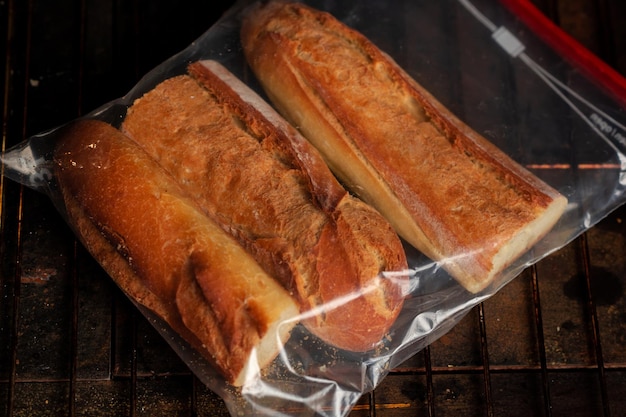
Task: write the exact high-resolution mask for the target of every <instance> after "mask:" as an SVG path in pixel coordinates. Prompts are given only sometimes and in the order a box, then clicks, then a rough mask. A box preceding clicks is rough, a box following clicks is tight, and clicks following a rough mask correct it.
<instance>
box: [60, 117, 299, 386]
mask: <svg viewBox="0 0 626 417" xmlns="http://www.w3.org/2000/svg"><path fill="white" fill-rule="evenodd" d="M55 161H56V166H57V169H56V173H57V178H58V183H59V187H60V190H61V192H62V195H63V198H64V202H65V205H66V208H67V215H68V220H69V222H70V224H71V225H73V227H74V228H75V230H76V231H77V234H78V235H79V237H80V239H81V240H82V241H83V242H84V244H85V246H86V248H87V249H88V250H89V251H90V252H91V253H92V255H93V256H94V257H95V259H96V260H98V261H99V262H100V263H101V265H102V266H103V268H104V269H105V270H106V271H107V272H108V273H109V274H110V275H111V277H112V278H113V279H114V281H115V282H116V283H117V284H118V285H119V286H120V288H121V289H122V290H123V291H125V292H126V293H127V294H128V295H129V296H130V297H131V298H132V299H133V300H135V301H136V302H138V303H139V304H141V305H143V306H145V307H147V308H149V309H150V310H152V311H153V312H154V313H156V314H157V315H158V316H159V317H161V318H162V319H163V320H165V321H166V322H167V323H168V324H169V325H170V326H171V328H172V329H173V330H174V331H176V332H177V333H178V334H180V336H181V337H183V338H184V339H186V340H187V341H188V342H189V343H190V344H191V345H192V346H194V347H195V349H196V350H198V351H199V352H200V353H201V354H203V355H204V356H205V357H206V358H207V359H208V360H209V361H210V362H211V363H213V365H214V366H215V367H216V368H217V370H219V371H220V372H221V373H222V374H223V375H224V377H225V378H226V379H227V381H228V382H230V383H231V384H233V385H236V386H238V385H242V384H243V383H244V382H245V380H246V378H249V377H255V376H258V371H259V370H260V369H262V368H264V367H265V366H266V365H267V364H269V363H270V362H271V361H272V360H273V359H274V358H275V356H276V355H277V354H278V352H279V351H280V349H281V347H282V343H283V342H285V341H286V340H287V338H288V337H289V334H290V331H291V329H292V327H293V326H294V325H295V324H296V320H297V316H298V314H299V310H298V308H297V305H296V303H295V301H294V300H293V298H292V297H291V296H290V295H289V294H288V293H287V292H286V291H285V290H284V289H283V288H282V287H281V286H280V285H279V284H278V283H277V282H276V281H275V280H274V279H273V278H272V277H270V276H268V275H267V274H266V273H265V271H263V269H262V268H261V267H260V266H259V265H258V263H257V262H256V261H254V259H252V257H250V256H249V255H248V253H247V252H246V251H245V250H243V248H242V247H241V246H240V245H239V244H238V243H237V242H236V241H235V240H234V239H233V238H232V237H231V236H229V235H228V234H226V233H225V232H224V231H223V230H222V229H221V228H220V227H219V226H218V225H217V224H215V223H214V222H213V221H211V220H210V219H209V218H208V217H206V216H205V215H204V213H203V212H202V211H201V210H200V209H199V207H198V206H197V204H196V203H195V202H194V201H193V200H192V199H190V198H189V197H188V195H187V194H186V193H185V192H184V191H183V190H182V189H181V188H180V187H179V186H178V184H177V183H176V182H175V181H174V180H173V179H172V178H171V177H170V176H169V175H167V174H166V173H165V172H164V171H163V170H162V169H161V168H160V167H159V165H158V164H156V163H155V162H154V161H153V160H152V159H151V158H150V157H148V155H147V154H146V153H145V152H143V151H142V150H141V148H139V147H138V146H137V145H136V144H134V143H133V142H132V141H131V140H130V139H128V138H127V137H126V136H124V135H123V134H122V133H121V132H120V131H118V130H117V129H115V128H113V127H112V126H110V125H108V124H105V123H103V122H98V121H80V122H77V123H75V124H73V125H71V126H70V127H68V128H66V130H65V132H64V133H63V136H62V141H61V142H60V143H59V145H58V147H57V149H56V153H55Z"/></svg>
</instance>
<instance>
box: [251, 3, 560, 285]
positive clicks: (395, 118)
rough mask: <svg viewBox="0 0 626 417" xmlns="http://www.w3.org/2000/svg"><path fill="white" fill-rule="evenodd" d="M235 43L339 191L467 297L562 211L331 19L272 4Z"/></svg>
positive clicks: (550, 193)
mask: <svg viewBox="0 0 626 417" xmlns="http://www.w3.org/2000/svg"><path fill="white" fill-rule="evenodd" d="M241 38H242V44H243V49H244V52H245V54H246V57H247V59H248V62H249V64H250V66H251V67H252V69H253V71H254V73H255V74H256V76H257V78H258V79H259V81H260V82H261V84H262V85H263V87H264V89H265V91H266V93H267V95H268V96H269V97H270V99H271V100H272V102H273V103H274V105H275V106H276V107H277V109H278V110H279V111H280V112H281V114H282V115H283V116H285V118H286V119H287V120H289V121H290V122H291V123H292V124H293V125H295V126H297V127H298V128H299V130H300V131H301V132H302V133H303V134H304V136H305V137H307V138H308V139H309V140H310V141H311V142H312V143H313V144H314V145H315V146H316V147H317V149H318V150H319V151H320V152H321V154H322V155H323V156H324V158H325V160H326V161H327V163H328V165H329V166H330V167H331V169H332V170H333V171H334V172H335V173H336V174H337V176H338V177H339V178H340V179H341V181H342V182H343V183H344V184H345V185H346V186H347V187H348V188H349V189H351V190H352V191H353V192H355V193H356V194H358V195H359V196H361V197H362V198H363V199H364V200H365V201H367V202H369V203H370V204H372V205H373V206H375V207H376V208H377V209H378V210H379V211H380V212H381V213H382V214H383V215H384V216H385V217H386V218H387V219H388V220H389V221H390V222H391V224H392V225H393V226H394V228H395V229H396V231H397V232H398V233H399V234H400V235H401V236H402V237H403V238H405V239H406V240H407V241H408V242H409V243H410V244H412V245H413V246H414V247H416V248H417V249H418V250H420V251H421V252H423V253H424V254H425V255H426V256H428V257H430V258H431V259H434V260H436V261H438V262H440V263H441V264H442V266H443V267H444V268H446V269H447V270H448V271H449V272H450V274H451V275H452V276H454V277H455V278H456V279H457V280H458V281H459V282H460V283H461V284H462V285H463V286H464V287H465V288H466V289H468V290H469V291H471V292H478V291H480V290H482V289H484V288H485V287H486V286H488V285H489V284H490V283H492V282H493V281H494V280H495V279H496V277H497V276H498V274H499V273H501V272H502V271H503V270H504V269H505V268H506V267H507V266H509V265H510V264H511V263H512V262H513V261H514V260H515V259H517V258H518V257H519V256H521V254H523V253H525V252H527V251H528V249H529V248H530V247H531V246H533V245H534V244H535V243H536V242H537V241H538V240H539V239H540V238H541V237H543V236H544V235H545V234H546V233H547V232H548V231H549V230H550V229H551V228H552V227H553V225H554V224H555V223H556V221H557V220H558V219H559V217H560V216H561V214H562V212H563V211H564V209H565V207H566V204H567V201H566V199H565V197H563V196H562V195H561V194H560V193H558V192H557V191H556V190H554V189H553V188H551V187H549V186H548V185H546V184H545V183H543V182H542V181H540V180H539V179H538V178H536V177H535V176H534V175H532V174H531V173H529V172H528V171H527V170H525V169H524V168H523V167H521V166H520V165H518V164H517V163H515V162H514V161H513V160H511V159H510V158H509V157H508V156H507V155H505V154H504V153H503V152H502V151H500V150H499V149H497V148H496V147H495V146H494V145H493V144H491V143H490V142H488V141H487V140H486V139H485V138H483V137H482V136H480V135H479V134H477V133H476V132H474V131H473V130H472V129H470V128H469V127H468V126H467V125H465V124H464V123H462V122H461V121H460V120H459V119H457V118H456V117H455V116H454V115H453V114H451V113H450V111H448V110H447V109H446V108H445V107H444V106H443V105H441V104H440V103H439V102H438V101H437V100H436V99H435V98H434V97H432V95H431V94H429V93H428V91H426V90H425V89H424V88H423V87H421V86H420V85H419V84H418V83H417V82H416V81H415V80H413V79H411V77H409V76H408V75H407V74H406V73H405V72H404V71H403V70H402V69H401V68H400V67H399V66H398V65H397V64H396V63H395V62H394V61H393V60H392V59H391V58H390V57H389V56H387V55H386V54H384V53H383V52H382V51H380V50H379V49H378V48H377V47H376V46H375V45H374V44H373V43H372V42H370V41H369V40H368V39H366V38H365V37H364V36H363V35H362V34H360V33H358V32H356V31H355V30H353V29H350V28H349V27H347V26H345V25H343V24H342V23H341V22H339V21H337V20H336V19H335V18H334V17H332V16H331V15H330V14H328V13H325V12H320V11H317V10H314V9H312V8H310V7H308V6H305V5H301V4H297V3H284V2H268V3H266V4H262V5H258V6H256V7H255V8H252V9H251V10H250V11H249V12H248V13H247V15H246V16H245V17H244V22H243V26H242V31H241Z"/></svg>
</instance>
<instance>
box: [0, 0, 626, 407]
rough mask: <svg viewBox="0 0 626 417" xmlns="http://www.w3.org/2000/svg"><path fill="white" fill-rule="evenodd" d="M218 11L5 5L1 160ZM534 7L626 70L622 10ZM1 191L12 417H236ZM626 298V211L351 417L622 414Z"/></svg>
mask: <svg viewBox="0 0 626 417" xmlns="http://www.w3.org/2000/svg"><path fill="white" fill-rule="evenodd" d="M206 3H207V4H204V5H198V4H196V3H194V2H193V1H191V0H182V1H181V2H178V3H177V4H176V5H173V4H171V2H166V1H164V0H157V1H142V0H133V1H126V2H122V1H110V2H105V1H95V0H94V1H89V2H88V1H85V0H83V1H81V0H57V1H43V0H30V1H18V0H1V1H0V19H1V21H0V28H2V35H1V36H2V38H1V44H0V48H1V50H0V55H2V56H3V57H4V61H3V64H4V65H3V66H2V68H1V69H0V73H1V75H2V80H3V81H2V87H1V92H2V98H3V101H2V106H1V107H0V108H1V109H2V118H3V124H2V146H3V149H5V148H7V147H9V146H11V145H12V144H14V143H16V142H18V141H20V140H22V139H23V138H26V137H28V136H29V135H32V134H34V133H37V132H40V131H42V130H45V129H47V128H50V127H54V126H57V125H58V124H60V123H62V122H64V121H67V120H71V119H72V118H74V117H76V116H78V115H80V114H82V113H84V112H85V111H88V110H91V109H93V108H95V107H97V106H98V105H100V104H102V103H104V102H106V101H108V100H110V99H113V98H115V97H118V96H121V95H123V94H124V93H125V92H126V91H127V90H128V89H129V88H130V87H131V86H132V85H134V83H135V82H136V81H137V80H138V78H139V77H140V76H141V75H142V74H144V73H145V72H147V71H148V70H149V69H151V68H153V67H154V66H155V65H157V64H158V63H160V62H162V61H163V60H164V59H165V58H167V57H169V56H171V55H173V54H174V53H176V52H177V51H179V50H180V49H182V48H183V47H185V46H186V45H187V44H188V43H189V42H191V41H192V40H193V39H195V38H196V37H197V36H199V35H200V34H201V33H202V32H203V31H204V30H205V29H206V28H207V27H209V25H210V24H211V22H213V21H214V20H215V19H217V18H218V17H219V16H220V14H221V13H222V11H223V10H225V9H226V8H227V7H228V6H229V4H227V3H224V4H219V5H218V4H217V3H211V4H208V3H209V2H206ZM535 3H536V4H537V5H538V6H539V7H540V8H541V10H543V11H544V12H545V13H546V15H547V16H549V17H550V18H551V19H553V20H554V21H555V22H557V23H558V24H559V25H561V26H562V27H563V28H564V29H565V30H566V31H568V32H569V33H570V34H572V35H573V36H574V37H576V38H577V39H578V40H580V41H581V42H582V43H583V44H584V45H585V46H587V47H588V48H589V49H591V50H592V51H594V52H595V53H596V54H598V55H599V56H600V57H602V58H603V59H605V60H606V61H607V62H608V63H609V64H610V65H612V66H613V67H614V68H616V69H618V70H619V71H621V72H622V73H626V25H624V24H623V22H624V18H625V17H626V4H625V3H624V2H622V1H621V0H560V1H557V0H554V1H549V0H546V1H536V2H535ZM172 22H184V24H182V25H179V27H173V26H172V24H173V23H172ZM0 188H1V199H2V200H1V226H2V228H1V231H0V259H1V262H2V269H1V275H0V415H5V416H47V415H50V416H58V415H68V416H75V415H85V416H113V415H115V416H166V415H167V416H227V415H228V412H227V411H226V409H225V407H224V404H223V402H222V400H221V399H220V398H219V397H217V396H216V395H215V394H213V393H212V392H210V391H209V390H208V389H206V387H204V386H203V385H202V384H201V383H200V382H199V381H198V380H197V379H196V378H195V377H194V376H193V375H192V374H191V373H190V372H189V370H188V369H187V368H186V367H185V365H184V364H183V363H182V362H181V361H180V359H178V357H177V356H176V355H175V354H174V353H173V352H172V351H171V349H170V348H169V347H168V346H167V345H166V343H165V342H164V341H163V340H162V338H161V337H160V336H159V335H158V334H157V333H156V332H155V331H154V330H153V329H152V327H151V326H150V325H149V324H148V323H147V322H146V321H145V319H144V318H143V317H142V316H141V315H140V314H139V313H137V312H136V311H135V308H134V307H133V306H132V305H131V304H130V303H129V302H128V301H127V300H126V298H125V297H124V296H123V295H122V294H121V293H120V291H119V290H118V289H117V288H116V287H115V286H114V285H113V284H112V282H111V280H110V279H109V278H108V277H107V276H106V274H105V273H104V272H103V271H102V270H101V269H100V268H99V267H98V266H97V265H96V264H95V262H94V261H93V260H92V259H91V258H90V257H89V255H88V254H87V253H86V252H85V250H84V249H83V248H82V246H81V245H80V244H78V243H77V242H76V241H75V239H74V237H73V235H72V233H71V231H70V230H69V229H68V228H67V226H65V223H64V222H63V220H62V219H61V218H60V217H59V216H58V215H57V214H56V212H55V210H54V208H53V207H52V205H51V203H50V202H49V201H48V200H47V198H46V197H44V196H42V195H39V194H37V193H35V192H33V191H31V190H29V189H26V188H23V187H20V186H19V185H17V184H15V183H12V182H10V181H8V180H5V179H2V180H0ZM625 287H626V209H624V208H621V209H619V210H617V211H616V212H614V213H613V214H611V215H610V216H609V217H608V218H606V219H605V220H604V221H603V222H602V223H601V224H599V225H598V226H596V227H594V228H593V229H591V230H590V231H589V232H587V233H586V234H584V235H583V236H581V237H580V238H579V239H577V240H576V241H575V242H573V243H572V244H570V245H568V246H567V247H565V248H563V249H562V250H560V251H559V252H557V253H555V254H553V255H551V256H550V257H548V258H547V259H545V260H543V261H542V262H540V263H538V264H537V265H536V266H534V267H532V268H530V269H528V270H526V271H525V272H524V273H523V274H522V275H521V276H520V277H518V278H517V279H516V280H514V281H513V282H512V283H510V284H509V285H508V286H507V287H505V288H504V289H503V290H501V291H500V292H499V293H498V294H497V295H495V296H494V297H492V298H491V299H489V300H487V301H486V302H484V303H483V304H481V305H479V306H477V307H476V308H475V309H473V310H472V311H471V312H470V314H468V315H467V316H466V317H465V318H464V319H463V320H462V321H461V322H460V323H459V324H458V325H457V326H456V327H455V328H454V329H453V330H452V331H451V332H450V333H448V334H446V335H445V336H444V337H442V338H441V339H439V340H437V341H436V342H434V343H433V344H432V345H431V346H429V347H428V348H426V349H425V350H423V351H422V352H420V353H419V354H417V355H416V356H414V357H413V358H412V359H410V360H409V361H407V362H406V363H404V364H402V365H401V366H399V367H397V368H396V369H394V370H393V371H392V372H391V374H390V375H389V376H388V377H387V378H386V379H385V380H383V382H382V384H381V385H380V386H379V387H378V388H377V389H376V390H375V391H374V392H372V393H371V394H367V395H365V396H363V397H362V398H361V400H360V401H359V402H358V404H357V405H356V407H355V408H354V410H353V411H352V414H351V415H352V416H396V417H397V416H435V415H436V416H459V415H464V416H485V415H487V416H571V417H577V416H585V417H586V416H605V417H607V416H624V415H626V297H625V296H624V290H625Z"/></svg>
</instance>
